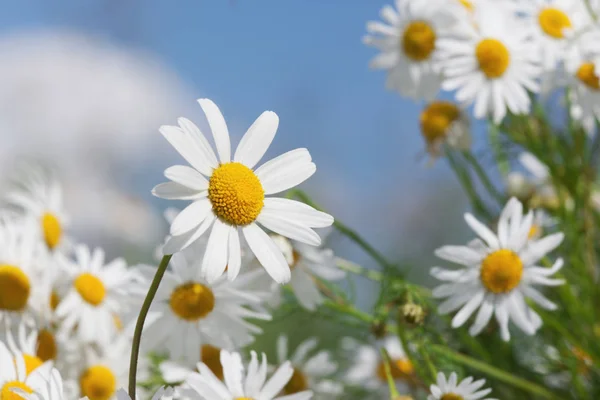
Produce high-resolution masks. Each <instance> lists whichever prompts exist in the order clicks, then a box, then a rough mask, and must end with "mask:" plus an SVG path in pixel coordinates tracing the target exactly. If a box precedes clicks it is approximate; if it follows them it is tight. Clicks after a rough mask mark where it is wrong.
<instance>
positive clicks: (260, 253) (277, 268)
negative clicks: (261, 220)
mask: <svg viewBox="0 0 600 400" xmlns="http://www.w3.org/2000/svg"><path fill="white" fill-rule="evenodd" d="M242 232H244V237H245V238H246V242H248V246H250V249H251V250H252V252H253V253H254V255H255V256H256V258H257V259H258V261H259V262H260V263H261V265H262V266H263V267H264V268H265V270H266V271H267V273H268V274H269V275H270V276H271V278H273V279H274V280H275V281H276V282H278V283H287V282H289V280H290V277H291V272H290V267H289V265H288V263H287V261H285V258H284V257H283V253H281V250H279V248H278V247H277V245H276V244H275V243H274V242H273V239H271V238H270V237H269V236H268V235H267V234H266V233H265V232H264V231H263V230H262V229H261V228H260V227H258V225H256V224H250V225H247V226H245V227H243V228H242Z"/></svg>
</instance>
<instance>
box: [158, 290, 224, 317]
mask: <svg viewBox="0 0 600 400" xmlns="http://www.w3.org/2000/svg"><path fill="white" fill-rule="evenodd" d="M169 305H170V306H171V310H173V312H174V313H175V315H177V316H178V317H180V318H183V319H185V320H187V321H197V320H199V319H201V318H204V317H206V316H207V315H208V314H210V312H211V311H212V310H213V308H215V295H214V294H213V292H212V290H211V289H210V288H209V287H207V286H204V285H203V284H201V283H197V282H188V283H184V284H183V285H180V286H178V287H177V288H175V290H174V291H173V293H171V299H170V300H169Z"/></svg>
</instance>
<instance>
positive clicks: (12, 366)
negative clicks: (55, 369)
mask: <svg viewBox="0 0 600 400" xmlns="http://www.w3.org/2000/svg"><path fill="white" fill-rule="evenodd" d="M26 365H27V364H26V361H25V359H24V357H23V355H22V354H19V353H17V354H12V353H11V352H10V351H9V350H8V348H7V347H6V346H5V345H4V343H2V342H0V397H1V398H2V400H20V399H22V397H21V396H20V395H19V394H17V393H15V392H13V390H22V391H24V392H27V393H35V392H40V391H42V390H43V389H44V387H45V384H46V381H47V380H48V377H49V375H50V373H51V369H52V364H51V363H46V364H44V365H42V366H39V367H38V368H36V369H35V370H34V371H33V372H31V373H29V371H27V367H26Z"/></svg>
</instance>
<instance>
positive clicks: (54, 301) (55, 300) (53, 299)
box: [50, 290, 60, 311]
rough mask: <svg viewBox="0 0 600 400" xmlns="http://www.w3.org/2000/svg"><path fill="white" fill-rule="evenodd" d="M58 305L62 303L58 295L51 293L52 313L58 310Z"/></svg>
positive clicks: (54, 292)
mask: <svg viewBox="0 0 600 400" xmlns="http://www.w3.org/2000/svg"><path fill="white" fill-rule="evenodd" d="M58 303H60V297H58V293H56V291H54V290H53V291H52V293H50V309H51V310H52V311H54V310H56V307H58Z"/></svg>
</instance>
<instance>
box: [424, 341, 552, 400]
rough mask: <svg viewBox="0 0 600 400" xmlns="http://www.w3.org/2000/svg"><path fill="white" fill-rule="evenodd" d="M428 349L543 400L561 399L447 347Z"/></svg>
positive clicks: (436, 346) (435, 346)
mask: <svg viewBox="0 0 600 400" xmlns="http://www.w3.org/2000/svg"><path fill="white" fill-rule="evenodd" d="M429 349H430V350H431V351H433V352H435V353H438V354H441V355H443V356H446V357H448V358H450V359H452V360H453V361H455V362H457V363H460V364H463V365H465V366H467V367H470V368H473V369H475V370H478V371H480V372H482V373H484V374H487V375H489V376H491V377H494V378H496V379H498V380H499V381H502V382H505V383H507V384H509V385H511V386H514V387H516V388H520V389H523V390H525V391H527V392H529V393H532V394H535V395H538V396H541V397H543V398H545V399H551V400H560V399H561V398H560V397H558V396H555V395H554V394H553V393H552V392H550V391H549V390H548V389H546V388H544V387H542V386H539V385H537V384H535V383H533V382H529V381H528V380H526V379H523V378H519V377H517V376H514V375H512V374H509V373H508V372H505V371H502V370H501V369H498V368H496V367H493V366H491V365H489V364H486V363H484V362H481V361H478V360H476V359H474V358H471V357H469V356H465V355H464V354H460V353H457V352H455V351H454V350H451V349H449V348H447V347H444V346H440V345H430V346H429Z"/></svg>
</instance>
